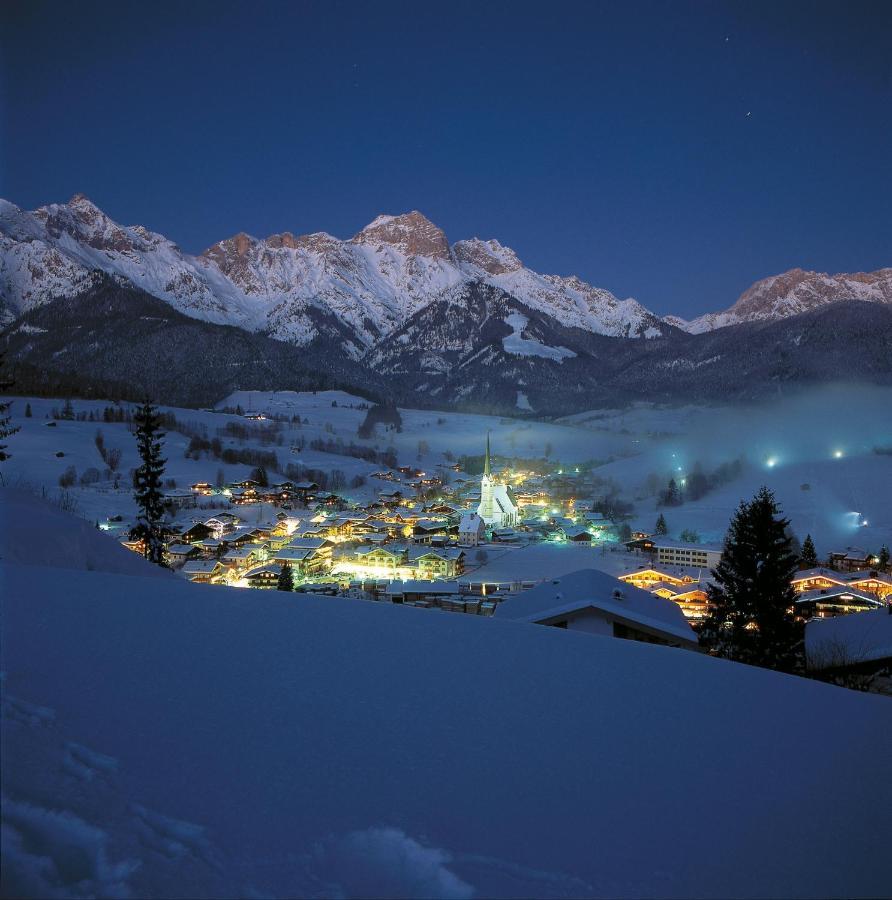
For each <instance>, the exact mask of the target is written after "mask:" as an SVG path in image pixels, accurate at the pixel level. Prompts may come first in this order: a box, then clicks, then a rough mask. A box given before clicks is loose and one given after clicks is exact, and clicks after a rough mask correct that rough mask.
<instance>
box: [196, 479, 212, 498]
mask: <svg viewBox="0 0 892 900" xmlns="http://www.w3.org/2000/svg"><path fill="white" fill-rule="evenodd" d="M191 488H192V491H193V492H194V493H196V494H199V495H201V496H202V497H209V496H210V495H211V494H213V493H214V486H213V485H212V484H211V483H210V482H209V481H196V482H195V484H193V485H191Z"/></svg>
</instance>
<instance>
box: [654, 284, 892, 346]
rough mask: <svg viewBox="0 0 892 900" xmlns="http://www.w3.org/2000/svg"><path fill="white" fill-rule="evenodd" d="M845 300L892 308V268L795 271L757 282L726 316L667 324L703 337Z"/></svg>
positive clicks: (711, 315)
mask: <svg viewBox="0 0 892 900" xmlns="http://www.w3.org/2000/svg"><path fill="white" fill-rule="evenodd" d="M842 300H860V301H865V302H872V303H885V304H892V268H885V269H877V271H875V272H855V273H851V274H846V273H842V274H837V275H828V274H827V273H826V272H810V271H806V270H804V269H791V270H790V271H789V272H784V273H783V274H781V275H772V276H771V277H769V278H763V279H761V280H760V281H757V282H756V283H755V284H754V285H753V286H752V287H750V288H748V289H747V290H746V291H744V292H743V293H742V294H741V295H740V297H739V298H738V299H737V302H736V303H735V304H734V305H733V306H731V307H730V308H729V309H727V310H725V311H724V312H719V313H706V314H705V315H702V316H699V317H697V318H696V319H692V320H691V321H689V322H688V321H685V320H684V319H680V318H677V317H675V316H667V317H666V318H665V321H667V322H670V323H671V324H673V325H677V326H678V327H679V328H681V329H682V330H683V331H688V332H690V333H691V334H700V333H702V332H704V331H714V330H715V329H717V328H726V327H728V326H730V325H740V324H742V323H744V322H764V321H776V320H778V319H786V318H789V317H790V316H796V315H799V314H800V313H804V312H808V311H809V310H813V309H818V308H820V307H822V306H828V305H829V304H831V303H838V302H840V301H842Z"/></svg>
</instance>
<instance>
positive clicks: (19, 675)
mask: <svg viewBox="0 0 892 900" xmlns="http://www.w3.org/2000/svg"><path fill="white" fill-rule="evenodd" d="M43 524H44V527H45V530H46V535H47V539H48V540H50V541H56V540H59V539H60V537H61V536H63V535H64V534H65V533H66V532H67V530H68V529H69V528H70V527H72V524H73V525H74V527H79V526H78V525H77V523H76V521H75V520H68V521H66V517H65V515H64V514H63V513H61V512H58V511H55V512H50V513H47V514H46V516H45V519H44V522H43ZM108 552H109V558H110V559H111V562H112V564H114V563H115V562H116V560H117V554H118V553H120V552H123V551H119V550H118V549H117V548H115V547H113V545H112V544H109V545H108ZM137 561H138V560H137ZM77 562H78V557H77V556H75V557H72V559H71V563H72V566H74V567H76V568H79V569H80V571H77V570H75V568H70V569H67V570H65V569H49V568H45V567H40V566H31V565H21V564H10V563H4V564H2V565H0V578H2V586H3V590H2V598H3V607H2V615H3V623H4V627H3V632H2V641H3V643H2V657H3V670H4V680H3V683H2V701H3V720H2V729H3V732H2V734H3V769H2V775H3V793H4V800H3V806H2V815H3V826H4V830H3V880H4V885H3V893H4V896H32V897H35V896H57V897H61V896H75V897H86V896H128V895H129V896H214V897H227V896H231V897H235V896H241V897H275V896H320V897H322V896H325V897H332V896H394V897H400V896H402V897H473V896H478V897H507V896H541V897H578V896H613V897H640V896H653V897H662V896H673V897H680V896H687V897H698V896H699V897H716V896H732V895H733V896H880V895H884V894H885V893H887V891H888V887H889V882H888V866H887V865H886V861H885V857H884V854H883V852H882V848H881V845H882V837H881V835H883V834H884V833H885V826H886V824H887V823H886V818H887V813H888V809H889V808H890V805H892V782H890V780H889V779H888V777H887V773H886V771H885V768H884V767H883V766H882V765H877V764H876V762H875V761H877V760H882V759H886V758H889V756H890V754H892V705H890V704H889V702H888V700H886V699H885V698H880V697H875V696H869V695H862V694H858V693H854V692H849V691H845V690H843V689H840V688H835V687H830V686H827V685H824V684H819V683H814V682H809V681H804V680H802V679H798V678H793V677H789V676H783V675H778V674H775V673H771V672H767V671H762V670H758V669H753V668H750V667H746V666H741V665H736V664H731V663H726V662H722V661H717V660H712V659H709V658H706V657H704V656H701V655H700V654H697V653H693V652H686V651H681V650H673V649H668V648H662V647H656V646H650V645H643V644H637V643H634V642H631V641H620V640H615V639H610V638H600V637H595V636H591V635H576V634H573V633H568V632H566V631H561V630H559V629H551V628H543V627H540V626H535V625H529V624H521V623H514V622H502V621H499V620H494V619H482V618H477V617H465V616H447V615H441V616H437V615H436V614H432V613H430V612H429V611H422V610H415V609H410V608H404V607H393V606H388V605H384V604H375V603H366V602H362V601H356V600H346V599H340V598H321V597H319V598H317V597H314V596H308V595H300V596H290V597H286V596H283V595H281V594H278V593H277V592H265V593H254V592H250V593H248V592H245V591H237V590H234V589H229V588H207V587H202V586H199V585H191V584H188V583H185V582H181V581H179V580H176V579H170V580H169V581H168V580H165V579H159V578H158V577H150V570H148V569H147V571H146V574H145V577H140V576H139V575H132V574H131V575H122V574H113V573H111V572H106V571H102V568H103V567H104V566H105V565H106V563H107V562H108V560H103V559H102V558H97V559H94V560H93V563H92V565H93V570H92V571H88V570H86V568H85V567H84V566H78V565H77ZM144 565H146V566H147V565H148V564H144ZM846 834H860V835H865V836H871V835H873V836H875V840H874V839H870V838H868V839H864V840H857V841H849V840H841V839H840V835H846Z"/></svg>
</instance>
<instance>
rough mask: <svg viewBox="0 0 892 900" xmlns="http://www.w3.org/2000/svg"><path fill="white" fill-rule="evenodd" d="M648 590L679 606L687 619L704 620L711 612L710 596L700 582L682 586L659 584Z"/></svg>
mask: <svg viewBox="0 0 892 900" xmlns="http://www.w3.org/2000/svg"><path fill="white" fill-rule="evenodd" d="M647 590H649V591H650V592H651V593H652V594H656V595H657V596H658V597H663V598H664V599H665V600H671V601H672V602H673V603H675V604H677V605H678V607H679V609H680V610H681V611H682V612H683V613H684V615H685V618H686V619H692V620H699V619H704V618H705V617H706V614H707V613H708V612H709V595H708V594H707V593H706V591H705V590H704V589H703V588H702V587H701V586H700V582H699V581H695V582H693V583H691V584H686V585H681V586H679V585H671V584H667V583H666V582H658V583H657V584H654V585H651V586H650V587H649V588H648V589H647Z"/></svg>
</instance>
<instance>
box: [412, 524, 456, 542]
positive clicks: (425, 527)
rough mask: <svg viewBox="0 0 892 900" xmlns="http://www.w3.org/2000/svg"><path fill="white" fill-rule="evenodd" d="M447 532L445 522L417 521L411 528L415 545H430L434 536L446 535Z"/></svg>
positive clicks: (447, 526) (447, 528)
mask: <svg viewBox="0 0 892 900" xmlns="http://www.w3.org/2000/svg"><path fill="white" fill-rule="evenodd" d="M448 530H449V523H448V522H446V521H445V520H442V519H440V520H437V519H419V520H418V521H417V522H416V523H415V524H414V525H413V526H412V539H413V540H414V541H415V543H416V544H425V543H430V540H431V538H432V537H433V536H434V535H435V534H446V532H447V531H448Z"/></svg>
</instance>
